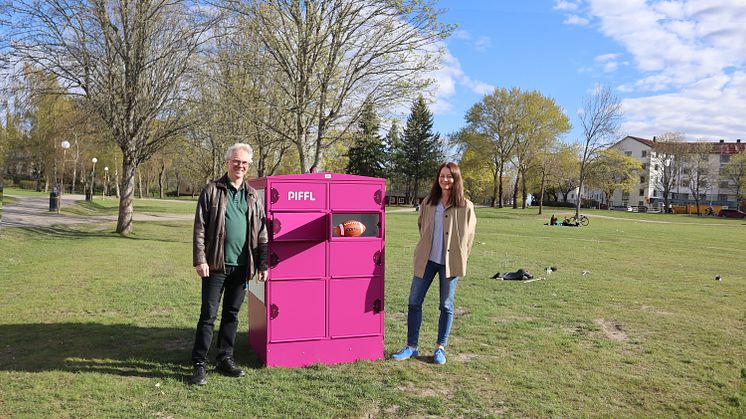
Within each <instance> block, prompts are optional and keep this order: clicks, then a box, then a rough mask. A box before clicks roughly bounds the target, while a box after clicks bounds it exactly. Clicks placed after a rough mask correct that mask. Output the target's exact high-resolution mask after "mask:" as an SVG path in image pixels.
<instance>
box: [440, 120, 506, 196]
mask: <svg viewBox="0 0 746 419" xmlns="http://www.w3.org/2000/svg"><path fill="white" fill-rule="evenodd" d="M451 142H452V143H454V145H458V146H459V147H460V148H461V161H460V162H459V167H460V168H461V175H462V177H463V179H464V194H465V195H466V196H467V197H468V198H469V199H470V200H471V201H472V202H486V201H485V200H488V199H490V198H491V197H492V191H493V187H492V185H493V180H494V177H495V171H496V170H497V168H496V167H495V165H494V164H493V163H494V161H493V160H492V159H490V158H485V156H488V155H489V150H490V147H491V144H490V141H489V139H487V138H485V137H484V136H482V135H481V134H477V133H474V132H470V131H468V130H464V129H462V130H461V131H459V132H457V133H456V134H454V135H452V136H451Z"/></svg>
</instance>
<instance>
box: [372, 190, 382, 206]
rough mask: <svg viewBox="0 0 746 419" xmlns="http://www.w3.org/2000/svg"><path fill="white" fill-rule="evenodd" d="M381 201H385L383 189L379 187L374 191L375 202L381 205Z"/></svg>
mask: <svg viewBox="0 0 746 419" xmlns="http://www.w3.org/2000/svg"><path fill="white" fill-rule="evenodd" d="M381 201H383V191H382V190H380V189H379V190H377V191H375V192H374V193H373V202H375V203H376V204H378V205H381Z"/></svg>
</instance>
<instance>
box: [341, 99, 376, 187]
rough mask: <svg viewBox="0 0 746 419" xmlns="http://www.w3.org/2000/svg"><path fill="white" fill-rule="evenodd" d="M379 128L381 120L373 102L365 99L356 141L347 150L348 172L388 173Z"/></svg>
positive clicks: (357, 173) (360, 173) (368, 174)
mask: <svg viewBox="0 0 746 419" xmlns="http://www.w3.org/2000/svg"><path fill="white" fill-rule="evenodd" d="M379 130H380V122H379V120H378V115H376V112H375V110H374V109H373V103H372V102H370V101H365V103H364V104H363V110H362V113H361V116H360V121H359V122H358V129H357V132H356V135H355V136H356V138H355V143H354V145H353V146H352V147H351V148H350V149H349V151H348V152H347V155H348V157H349V160H348V162H347V168H346V169H345V172H346V173H350V174H355V175H361V176H371V177H384V176H385V175H386V149H385V146H384V143H383V139H382V138H381V136H380V134H379Z"/></svg>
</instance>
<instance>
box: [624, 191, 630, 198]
mask: <svg viewBox="0 0 746 419" xmlns="http://www.w3.org/2000/svg"><path fill="white" fill-rule="evenodd" d="M622 199H629V192H627V191H624V192H622Z"/></svg>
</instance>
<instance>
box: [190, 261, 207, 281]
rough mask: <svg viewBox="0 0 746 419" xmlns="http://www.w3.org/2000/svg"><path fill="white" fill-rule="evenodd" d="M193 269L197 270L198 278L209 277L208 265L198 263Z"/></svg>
mask: <svg viewBox="0 0 746 419" xmlns="http://www.w3.org/2000/svg"><path fill="white" fill-rule="evenodd" d="M194 268H195V269H196V270H197V275H199V277H200V278H207V277H208V276H210V265H208V264H206V263H200V264H199V265H197V266H195V267H194Z"/></svg>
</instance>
